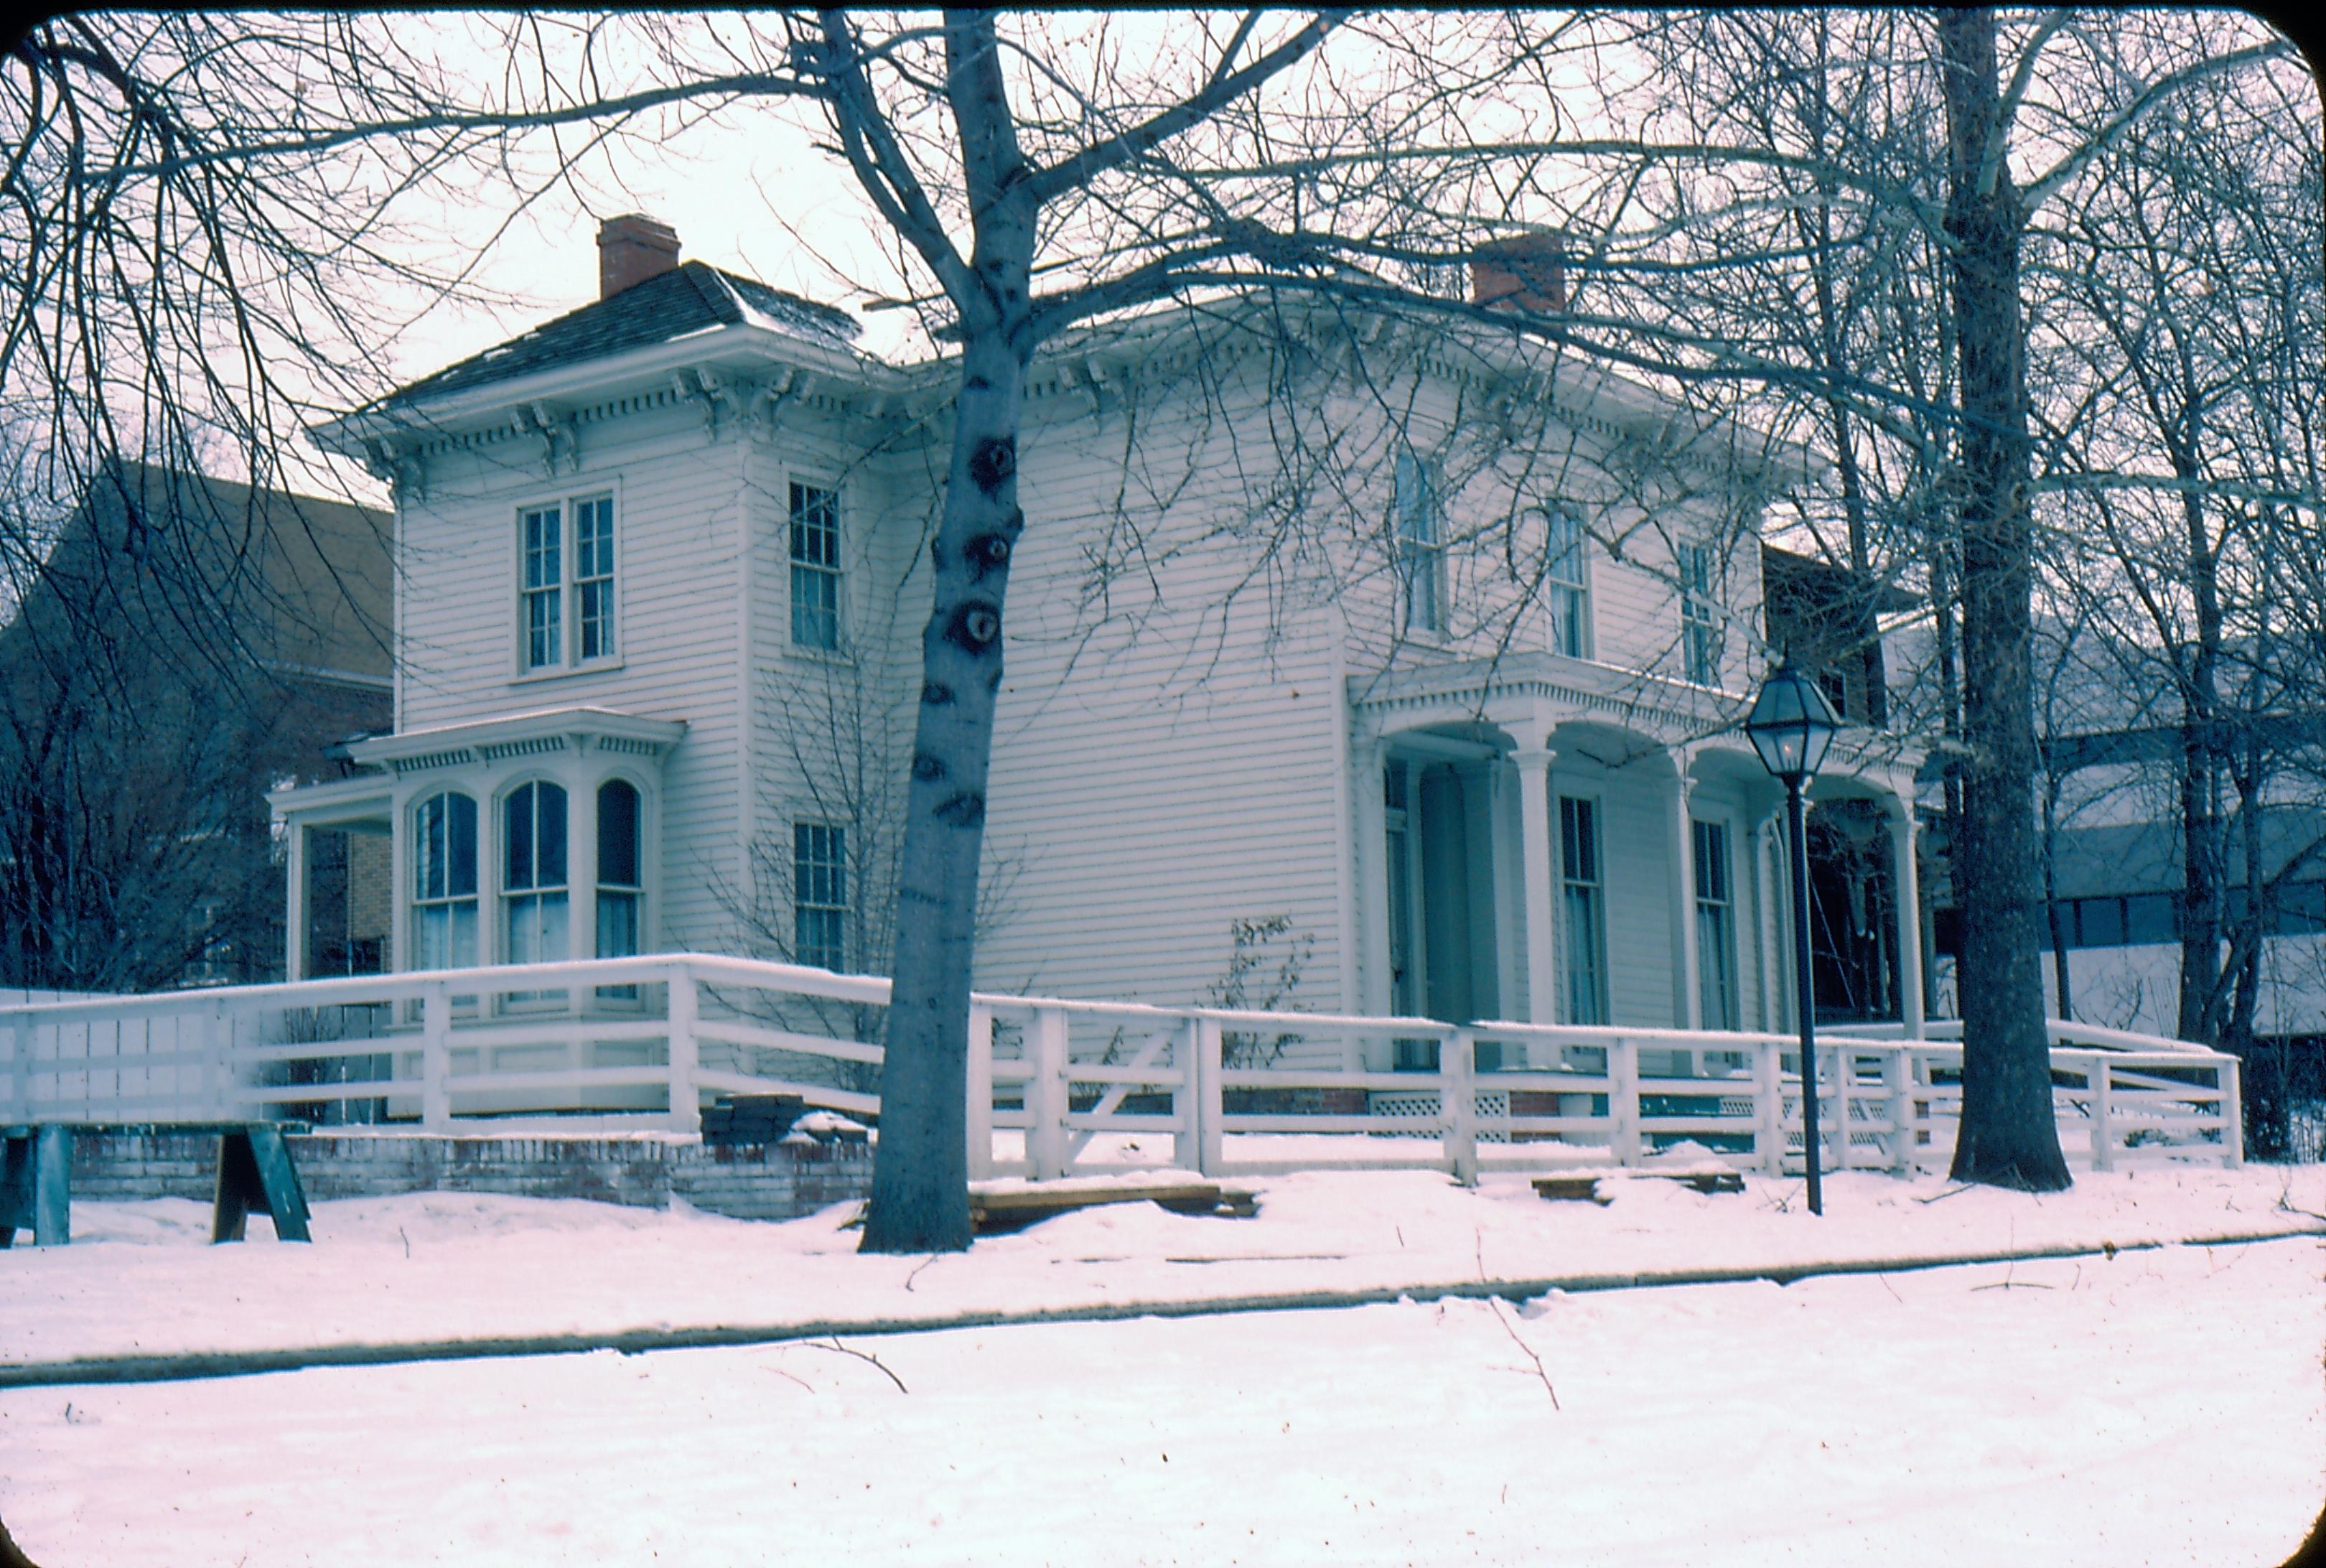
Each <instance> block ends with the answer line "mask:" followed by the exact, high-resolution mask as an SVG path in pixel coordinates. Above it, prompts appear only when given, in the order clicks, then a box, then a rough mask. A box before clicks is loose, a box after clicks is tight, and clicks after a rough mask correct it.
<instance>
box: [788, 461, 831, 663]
mask: <svg viewBox="0 0 2326 1568" xmlns="http://www.w3.org/2000/svg"><path fill="white" fill-rule="evenodd" d="M791 489H792V493H791V518H792V646H793V647H795V648H814V649H825V650H828V651H837V650H838V649H839V647H840V497H839V495H838V494H837V493H836V492H834V491H832V490H823V489H820V488H818V487H817V486H815V485H812V484H799V483H796V482H795V483H794V484H793V486H792V487H791Z"/></svg>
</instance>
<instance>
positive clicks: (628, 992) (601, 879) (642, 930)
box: [567, 773, 653, 1003]
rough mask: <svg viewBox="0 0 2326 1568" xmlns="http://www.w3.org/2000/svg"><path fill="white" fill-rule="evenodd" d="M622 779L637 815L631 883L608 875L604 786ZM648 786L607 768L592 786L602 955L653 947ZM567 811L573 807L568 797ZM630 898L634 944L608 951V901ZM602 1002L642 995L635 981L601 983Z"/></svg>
mask: <svg viewBox="0 0 2326 1568" xmlns="http://www.w3.org/2000/svg"><path fill="white" fill-rule="evenodd" d="M616 784H619V785H621V786H622V787H623V788H624V789H628V791H629V792H630V798H631V799H632V800H633V801H634V802H635V805H636V809H637V820H636V821H635V822H634V823H633V824H632V825H631V843H630V854H631V855H632V856H633V858H634V859H635V861H636V864H635V865H634V866H633V867H632V868H631V869H632V870H633V871H634V872H635V873H637V874H636V876H635V877H634V878H633V879H632V880H631V881H629V882H617V881H614V880H613V879H612V878H610V877H609V876H608V874H607V869H608V868H607V863H606V861H607V856H606V791H607V789H609V788H610V787H612V786H613V785H616ZM649 798H650V797H649V796H648V793H647V787H646V786H645V785H644V784H642V783H640V782H639V781H638V780H637V779H633V778H631V777H630V776H629V775H628V774H627V773H603V774H600V775H599V776H598V778H597V779H595V780H594V781H593V782H592V783H591V786H590V835H591V838H592V839H593V840H594V841H595V843H596V845H597V854H596V856H595V857H594V859H593V862H592V868H593V871H594V873H595V875H596V877H597V885H596V887H595V888H594V889H593V890H592V894H591V901H590V926H591V931H590V951H591V953H592V954H593V955H595V956H596V957H600V958H628V957H636V956H637V955H638V954H640V953H644V952H647V951H650V950H651V949H650V948H649V947H648V946H647V882H648V881H649V880H650V878H651V876H652V874H653V868H652V865H651V863H650V862H649V858H648V854H647V801H648V799H649ZM567 808H568V809H569V810H570V809H572V807H571V804H570V802H569V804H568V807H567ZM618 900H627V901H628V904H629V909H630V947H629V951H628V952H627V953H609V952H607V951H606V912H607V910H609V908H611V907H614V906H613V904H612V903H611V902H610V901H618ZM598 999H599V1000H600V1002H627V1003H635V1002H637V1000H638V988H637V986H636V985H600V986H599V987H598Z"/></svg>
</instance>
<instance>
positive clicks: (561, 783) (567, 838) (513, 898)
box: [492, 773, 597, 1010]
mask: <svg viewBox="0 0 2326 1568" xmlns="http://www.w3.org/2000/svg"><path fill="white" fill-rule="evenodd" d="M526 789H533V790H535V795H534V798H533V799H534V805H533V808H532V809H533V830H532V837H533V862H532V864H533V881H532V882H530V883H528V884H527V885H526V886H524V887H518V886H516V885H515V884H514V883H513V882H511V881H510V871H511V868H510V865H509V859H510V856H511V854H512V853H513V851H514V849H515V845H514V844H513V842H512V841H511V839H510V837H509V832H508V811H509V807H510V805H511V804H512V803H513V802H514V801H515V800H516V798H517V796H518V794H519V793H520V792H522V791H524V790H526ZM541 789H554V790H556V791H557V792H558V793H559V794H561V795H563V797H564V798H565V833H564V836H563V839H562V840H561V841H559V842H558V845H557V859H558V862H559V864H560V867H561V868H562V870H563V877H562V879H561V880H559V881H557V882H543V881H542V880H541V874H540V866H541V846H542V844H543V842H544V841H543V839H542V837H541V826H540V824H541V806H540V794H539V791H540V790H541ZM590 806H591V811H592V813H593V814H594V813H595V811H596V809H597V795H596V792H595V790H594V789H593V790H592V791H591V797H590ZM595 826H596V825H595V823H594V822H593V823H592V824H591V827H592V830H593V831H594V830H595ZM572 832H573V791H572V789H568V788H567V787H566V783H565V780H564V779H562V778H559V777H557V776H555V775H554V774H544V773H524V774H519V775H518V776H516V777H515V778H512V779H505V780H503V781H502V784H501V787H500V788H499V789H498V790H496V791H495V792H494V794H493V835H492V840H493V844H492V847H493V862H492V864H493V915H494V920H493V941H494V943H495V947H496V954H497V957H498V962H500V963H503V964H515V963H517V962H520V960H519V959H518V957H517V954H516V947H517V943H516V919H517V910H518V906H519V905H521V904H522V905H529V906H531V907H532V908H533V909H534V910H536V911H537V910H540V909H541V908H543V907H544V901H545V900H548V899H550V898H552V897H554V898H557V899H561V900H563V901H564V908H565V921H564V924H565V950H564V951H563V952H556V953H553V952H549V951H546V950H544V951H543V952H540V953H538V954H535V956H534V957H531V958H530V959H527V960H523V961H525V962H530V963H535V964H562V963H564V962H565V961H567V960H568V959H570V958H571V957H572V956H573V951H572V949H573V921H574V919H575V916H576V914H577V912H578V910H577V906H578V904H579V901H578V900H577V899H576V898H575V897H574V896H573V892H574V889H573V871H574V867H573V855H572ZM535 918H536V919H537V918H538V916H537V915H536V917H535ZM564 1001H565V993H564V992H563V991H512V992H508V993H507V994H505V995H504V996H503V998H502V1003H503V1005H504V1007H505V1008H506V1009H511V1010H514V1009H517V1008H522V1007H524V1006H526V1005H527V1004H538V1003H551V1004H557V1005H562V1004H563V1003H564Z"/></svg>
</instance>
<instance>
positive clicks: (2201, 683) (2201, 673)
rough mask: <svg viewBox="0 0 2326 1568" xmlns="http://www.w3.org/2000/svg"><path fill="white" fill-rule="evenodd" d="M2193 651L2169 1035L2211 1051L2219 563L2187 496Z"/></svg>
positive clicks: (2182, 468) (2184, 450)
mask: <svg viewBox="0 0 2326 1568" xmlns="http://www.w3.org/2000/svg"><path fill="white" fill-rule="evenodd" d="M2171 444H2172V449H2173V450H2172V457H2173V464H2172V466H2173V471H2174V474H2175V476H2176V477H2178V478H2180V479H2182V480H2183V481H2191V480H2194V479H2199V478H2201V475H2200V474H2199V473H2198V471H2197V470H2196V464H2195V462H2194V461H2193V453H2191V449H2190V443H2189V442H2188V441H2187V440H2185V439H2182V440H2173V441H2172V443H2171ZM2182 521H2183V525H2184V531H2185V535H2186V537H2185V544H2186V547H2187V549H2188V565H2189V593H2190V599H2191V608H2192V609H2193V610H2194V611H2195V615H2196V622H2197V624H2196V633H2197V641H2196V647H2195V648H2194V649H2191V650H2188V652H2187V654H2186V657H2187V659H2188V662H2187V663H2186V664H2185V665H2183V664H2182V657H2183V650H2182V649H2177V648H2176V649H2173V650H2172V651H2173V656H2174V657H2173V663H2174V664H2175V666H2176V667H2179V669H2178V671H2177V673H2179V674H2180V675H2181V677H2182V688H2181V988H2180V990H2181V994H2180V1003H2181V1005H2180V1009H2179V1014H2180V1015H2179V1018H2178V1019H2177V1020H2176V1022H2175V1025H2174V1032H2175V1033H2177V1034H2178V1035H2180V1037H2181V1038H2182V1039H2183V1040H2193V1041H2199V1042H2200V1043H2202V1044H2206V1045H2211V1044H2214V1043H2215V1042H2217V1041H2219V1039H2220V1037H2221V988H2222V986H2221V983H2222V978H2223V976H2222V974H2221V937H2222V928H2223V927H2224V925H2225V924H2226V923H2227V921H2226V918H2225V917H2226V916H2227V914H2228V910H2225V909H2224V908H2223V907H2222V906H2223V904H2224V902H2225V894H2226V892H2227V890H2228V843H2227V841H2226V839H2227V830H2226V828H2225V826H2224V825H2223V824H2222V822H2221V813H2220V774H2221V766H2220V765H2221V761H2222V747H2221V735H2220V690H2219V682H2220V658H2221V597H2220V583H2219V570H2220V569H2219V561H2218V559H2217V558H2216V556H2215V554H2214V551H2213V547H2212V544H2211V541H2210V538H2209V537H2207V535H2206V532H2205V521H2204V507H2203V502H2202V501H2201V500H2200V499H2199V498H2198V496H2197V493H2196V492H2195V491H2194V490H2191V491H2189V492H2188V493H2187V494H2186V496H2185V497H2184V499H2183V501H2182Z"/></svg>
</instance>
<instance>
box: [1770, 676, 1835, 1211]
mask: <svg viewBox="0 0 2326 1568" xmlns="http://www.w3.org/2000/svg"><path fill="white" fill-rule="evenodd" d="M1840 728H1841V720H1840V719H1839V718H1838V717H1836V716H1835V714H1834V711H1833V705H1832V704H1830V703H1828V702H1827V701H1826V700H1825V694H1824V693H1823V692H1821V691H1819V690H1818V686H1817V682H1816V681H1814V680H1812V679H1810V676H1809V673H1808V672H1807V671H1805V670H1803V669H1802V668H1801V667H1800V666H1799V665H1796V664H1795V663H1793V661H1792V659H1791V658H1786V659H1785V661H1784V662H1783V663H1782V664H1780V665H1779V666H1778V667H1776V668H1775V669H1774V670H1772V672H1770V676H1769V678H1768V679H1767V680H1766V681H1764V682H1763V683H1762V686H1761V690H1760V694H1759V695H1756V696H1755V697H1754V699H1753V711H1752V713H1750V714H1747V715H1746V716H1745V734H1746V735H1748V736H1750V737H1751V738H1752V742H1753V749H1754V751H1758V752H1759V753H1760V754H1761V765H1762V766H1763V767H1764V768H1766V769H1768V770H1769V771H1770V772H1771V773H1772V774H1774V775H1775V776H1776V777H1777V779H1780V780H1781V781H1782V783H1783V784H1784V786H1785V841H1786V846H1787V848H1788V850H1789V851H1790V852H1791V859H1792V864H1793V988H1794V995H1795V1011H1796V1012H1797V1013H1798V1014H1799V1015H1800V1024H1801V1160H1802V1168H1803V1170H1804V1171H1805V1173H1806V1174H1807V1175H1808V1177H1809V1198H1810V1213H1811V1214H1823V1213H1824V1212H1825V1195H1824V1193H1823V1191H1822V1190H1820V1182H1819V1165H1820V1163H1821V1162H1820V1160H1819V1150H1818V1108H1817V1105H1818V1094H1817V1001H1816V994H1815V988H1814V985H1813V984H1812V981H1811V979H1810V860H1809V845H1808V843H1807V835H1806V834H1805V833H1804V831H1803V827H1802V821H1801V790H1802V789H1803V787H1805V786H1806V785H1807V784H1808V783H1809V781H1810V779H1814V778H1816V777H1817V771H1818V769H1819V768H1820V767H1822V766H1823V765H1824V763H1825V754H1826V749H1827V748H1828V746H1830V745H1832V744H1833V737H1834V732H1835V731H1837V730H1838V729H1840ZM1841 1135H1842V1136H1843V1137H1845V1138H1847V1137H1848V1136H1849V1129H1848V1127H1847V1126H1844V1127H1843V1128H1842V1130H1841Z"/></svg>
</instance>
